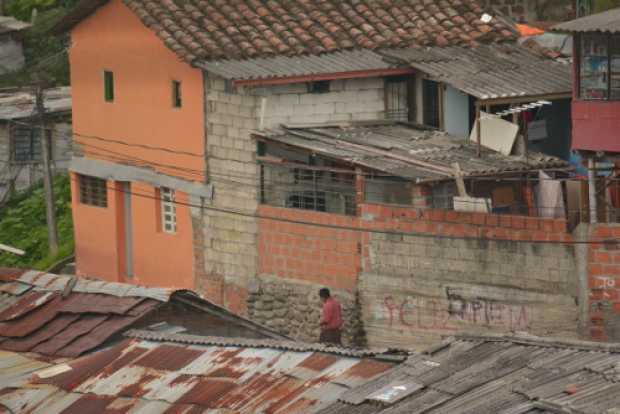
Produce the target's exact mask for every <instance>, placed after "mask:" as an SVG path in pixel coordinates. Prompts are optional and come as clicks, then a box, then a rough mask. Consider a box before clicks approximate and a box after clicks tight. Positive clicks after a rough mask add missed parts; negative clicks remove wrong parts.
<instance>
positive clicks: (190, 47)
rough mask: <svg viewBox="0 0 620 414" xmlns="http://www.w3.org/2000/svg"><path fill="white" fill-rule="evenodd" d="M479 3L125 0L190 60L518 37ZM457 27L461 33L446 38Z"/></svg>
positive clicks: (83, 12)
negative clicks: (485, 19)
mask: <svg viewBox="0 0 620 414" xmlns="http://www.w3.org/2000/svg"><path fill="white" fill-rule="evenodd" d="M477 1H478V0H450V1H446V0H444V1H439V2H436V1H434V0H423V1H420V0H384V1H381V2H378V1H372V0H323V1H308V0H294V1H289V0H270V1H266V0H234V1H214V0H210V1H205V0H191V1H187V0H123V2H124V3H125V4H126V5H127V6H128V7H129V8H130V9H131V10H132V11H133V12H134V13H135V14H136V15H137V16H138V17H139V18H140V19H141V20H142V22H143V23H144V24H145V25H146V26H147V27H149V28H150V29H151V30H152V31H153V32H155V33H156V34H157V35H158V36H159V37H160V38H161V39H162V40H163V41H164V43H165V44H166V46H168V47H169V48H170V49H171V50H172V51H173V52H175V53H176V54H177V55H178V56H180V57H181V58H182V59H184V60H185V61H188V62H190V63H192V61H194V60H196V59H201V60H205V61H208V60H214V59H248V58H254V57H268V56H274V55H284V56H297V55H304V54H321V53H325V52H331V51H337V50H346V49H359V48H367V49H373V50H374V49H378V48H384V47H395V46H397V47H412V46H427V45H428V46H447V45H463V46H470V44H469V42H468V41H467V40H466V38H465V37H463V36H459V35H458V33H465V34H466V35H467V36H468V37H469V38H476V37H480V33H488V36H485V41H489V42H495V41H502V40H506V39H511V40H514V39H515V38H516V32H515V31H513V30H511V28H510V27H508V26H507V24H505V23H504V22H502V21H499V20H497V19H494V20H493V21H492V22H491V23H490V24H488V25H486V24H484V23H482V22H481V21H480V20H479V18H480V16H481V14H482V8H481V7H480V5H479V4H478V3H477ZM100 5H101V1H98V2H92V5H91V6H88V5H87V4H86V5H83V6H81V7H78V8H77V9H76V11H75V12H74V13H72V14H70V15H69V16H68V17H67V18H66V19H65V23H61V24H60V28H63V27H64V28H70V27H72V25H74V24H75V23H76V22H78V21H79V20H80V19H81V18H84V17H85V16H87V15H88V14H90V13H92V11H94V9H95V8H96V7H97V6H100ZM446 22H447V23H448V25H444V24H443V23H446ZM481 26H483V27H484V28H482V27H481ZM452 27H456V28H458V29H460V31H459V32H457V33H455V34H453V35H450V36H448V35H447V34H446V33H444V32H445V30H446V29H451V28H452ZM474 27H476V28H475V29H474ZM416 28H417V29H416Z"/></svg>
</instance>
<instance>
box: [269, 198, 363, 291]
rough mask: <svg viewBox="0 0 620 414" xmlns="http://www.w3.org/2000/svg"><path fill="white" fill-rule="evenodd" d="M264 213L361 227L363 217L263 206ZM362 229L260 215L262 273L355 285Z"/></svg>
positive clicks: (332, 284)
mask: <svg viewBox="0 0 620 414" xmlns="http://www.w3.org/2000/svg"><path fill="white" fill-rule="evenodd" d="M258 213H259V215H260V216H261V217H276V218H279V219H285V220H287V219H288V220H293V221H302V222H309V223H316V224H320V225H328V226H344V227H356V228H357V227H358V222H359V219H357V218H356V217H348V216H343V215H338V214H327V213H319V212H315V211H306V210H293V209H285V208H277V207H271V206H265V205H263V206H260V207H259V209H258ZM360 243H361V233H359V232H356V231H351V230H340V229H336V228H328V227H319V226H312V225H304V224H296V223H289V222H285V221H279V220H269V219H259V237H258V257H259V264H258V269H259V273H260V274H270V275H277V276H279V277H283V278H287V279H296V280H300V281H305V282H311V283H315V284H320V285H325V286H329V287H331V288H334V289H345V290H349V291H352V290H354V289H355V286H356V282H357V276H358V274H359V271H360V249H361V244H360Z"/></svg>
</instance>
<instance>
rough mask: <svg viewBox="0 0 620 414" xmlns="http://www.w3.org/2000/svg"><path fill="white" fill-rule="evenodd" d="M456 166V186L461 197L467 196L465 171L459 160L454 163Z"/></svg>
mask: <svg viewBox="0 0 620 414" xmlns="http://www.w3.org/2000/svg"><path fill="white" fill-rule="evenodd" d="M452 167H453V168H454V180H455V181H456V188H457V190H458V192H459V197H467V190H466V189H465V180H463V172H462V171H461V166H460V165H459V163H458V162H455V163H454V164H452Z"/></svg>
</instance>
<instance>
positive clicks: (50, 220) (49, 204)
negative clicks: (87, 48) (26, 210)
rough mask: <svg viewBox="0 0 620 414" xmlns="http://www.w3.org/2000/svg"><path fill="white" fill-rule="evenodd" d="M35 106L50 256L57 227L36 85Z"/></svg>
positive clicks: (41, 106)
mask: <svg viewBox="0 0 620 414" xmlns="http://www.w3.org/2000/svg"><path fill="white" fill-rule="evenodd" d="M36 108H37V117H38V118H39V127H40V128H41V157H42V158H43V187H44V189H45V212H46V219H47V238H48V242H49V252H50V254H51V255H52V256H55V255H56V254H58V228H57V226H56V211H55V208H54V206H55V203H54V185H53V184H54V183H53V181H52V171H51V168H50V159H51V157H50V148H49V143H48V142H47V139H46V136H47V134H46V129H45V106H44V103H43V89H42V88H41V86H37V90H36Z"/></svg>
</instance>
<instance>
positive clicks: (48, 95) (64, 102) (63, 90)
mask: <svg viewBox="0 0 620 414" xmlns="http://www.w3.org/2000/svg"><path fill="white" fill-rule="evenodd" d="M0 18H1V17H0ZM43 101H44V103H45V111H46V112H47V113H51V114H54V113H61V112H70V111H71V87H70V86H62V87H59V88H52V89H47V90H46V91H45V92H44V94H43ZM34 113H35V97H34V94H33V93H32V92H25V91H17V92H4V93H0V120H5V121H8V120H12V119H21V118H29V117H31V116H33V114H34Z"/></svg>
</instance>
